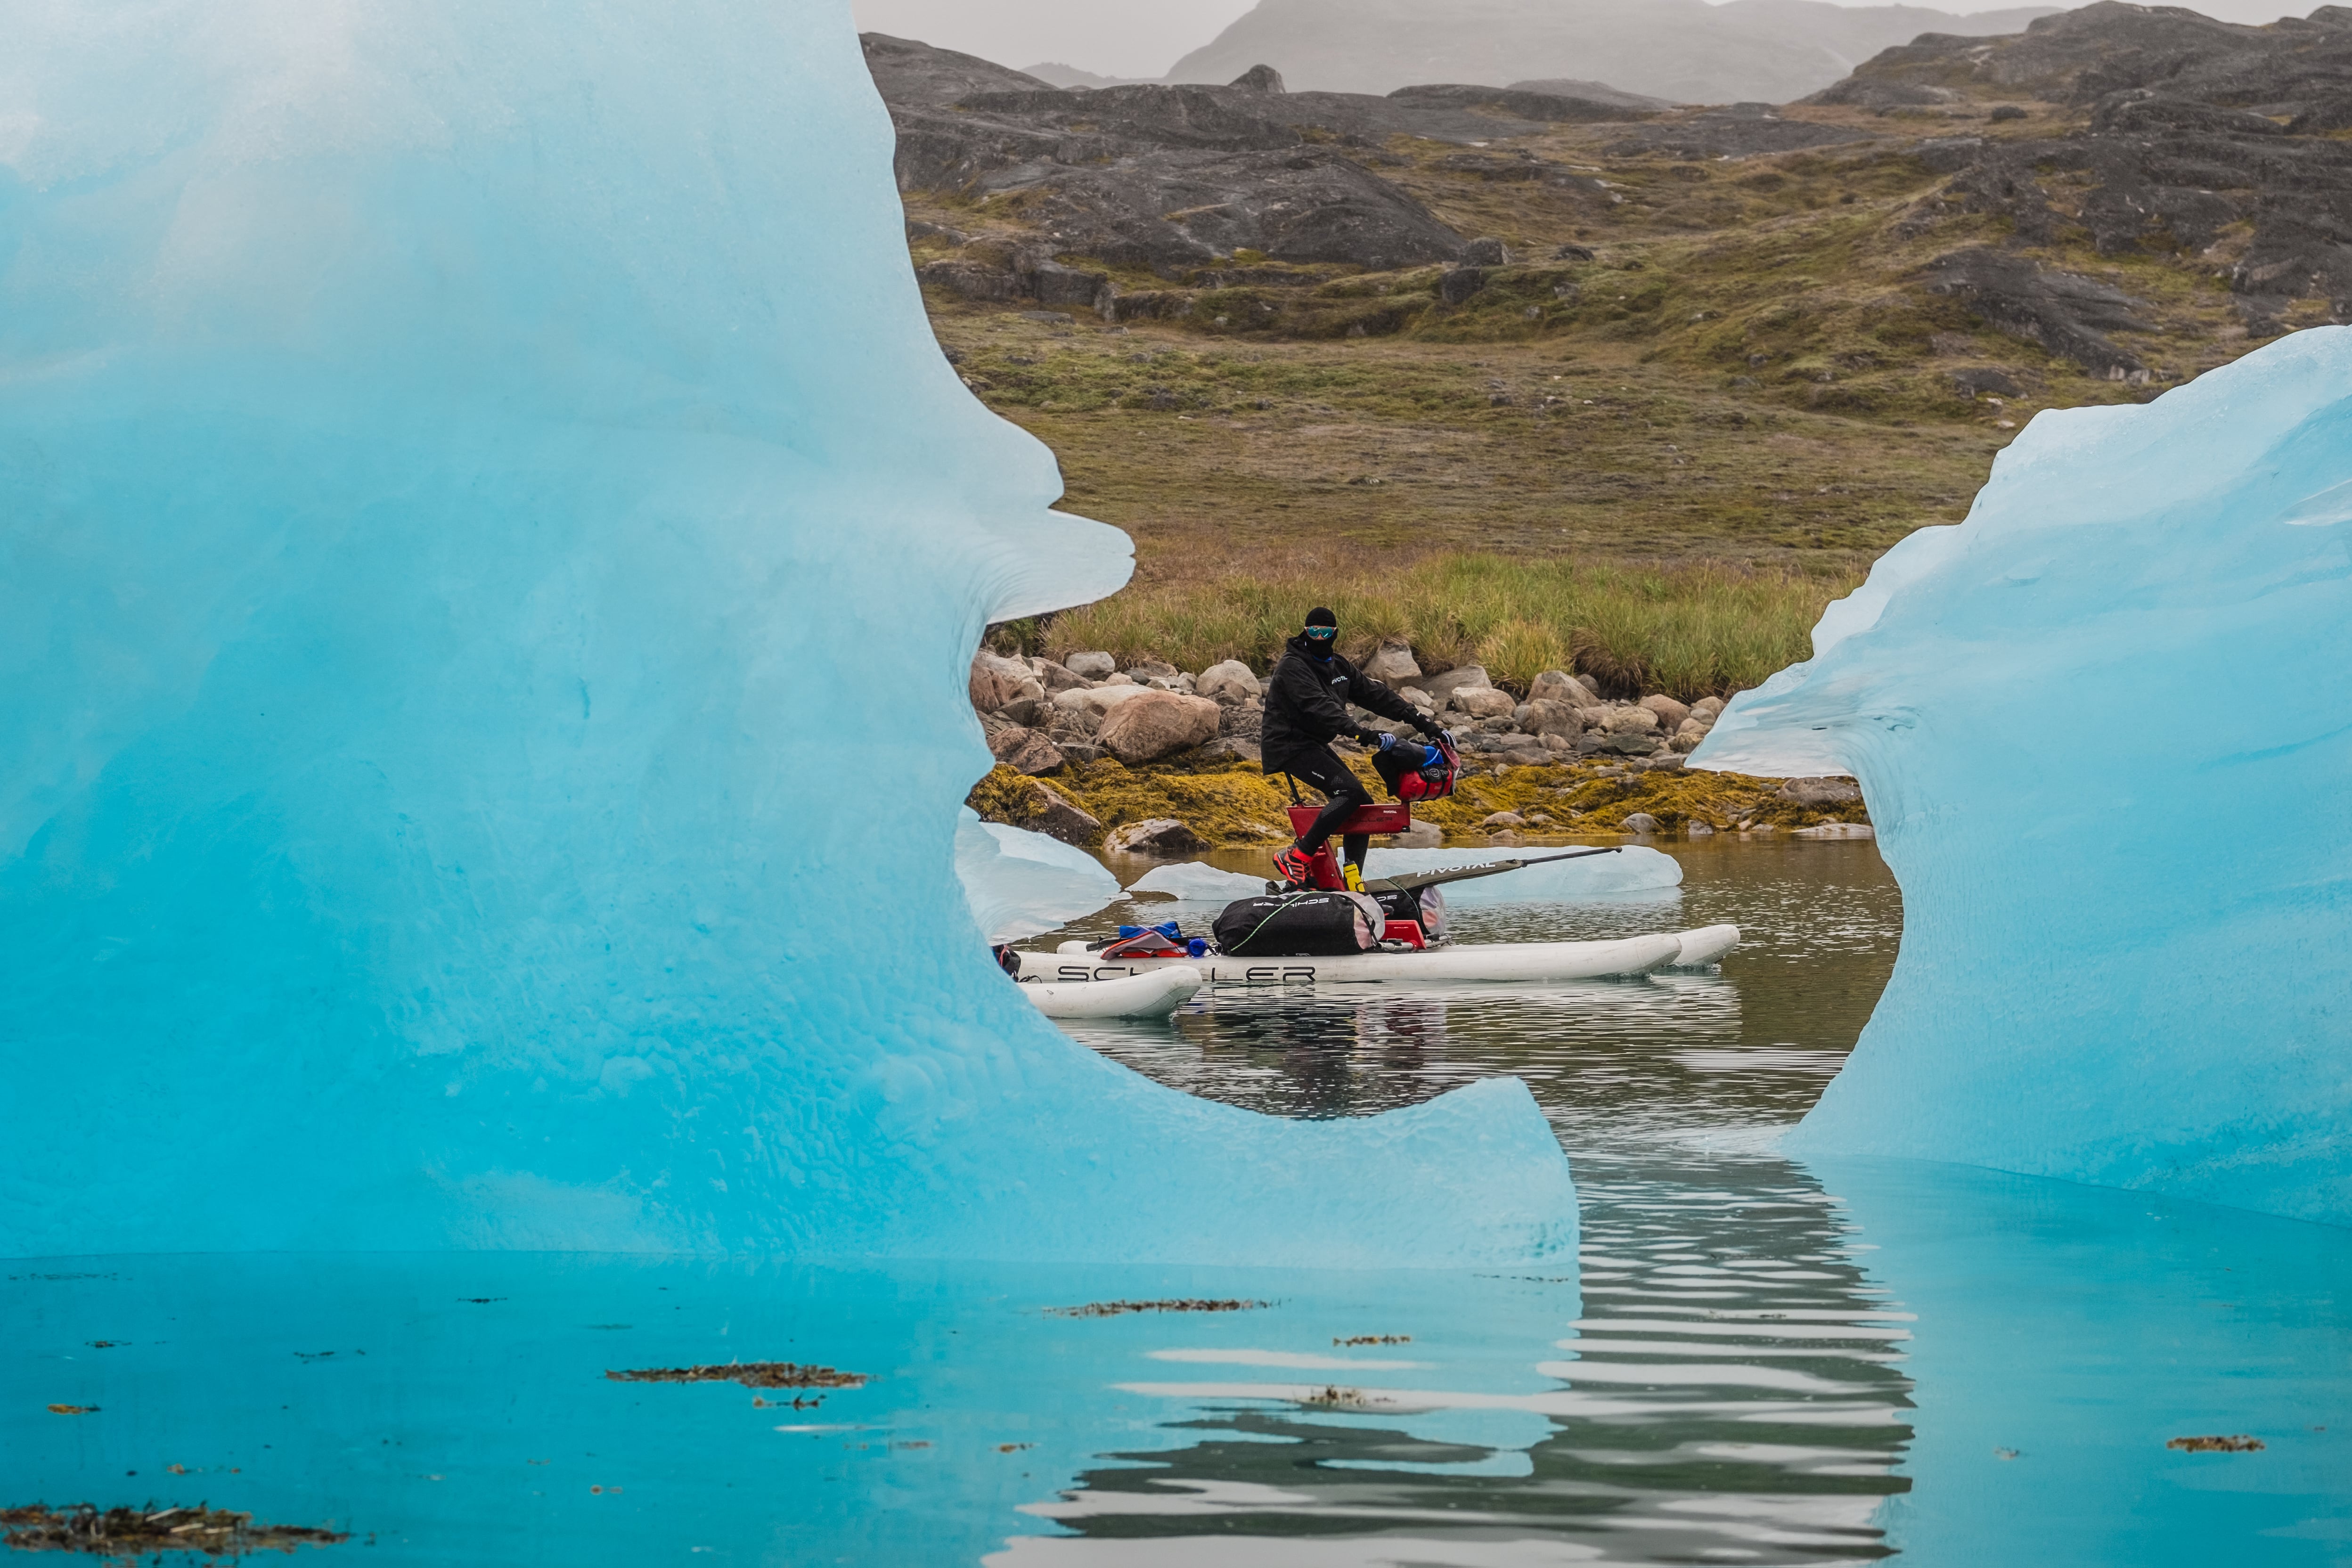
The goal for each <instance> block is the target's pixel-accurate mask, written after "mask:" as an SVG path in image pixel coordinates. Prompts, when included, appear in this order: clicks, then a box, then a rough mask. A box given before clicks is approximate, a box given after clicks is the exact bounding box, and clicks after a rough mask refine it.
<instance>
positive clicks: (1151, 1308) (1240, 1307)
mask: <svg viewBox="0 0 2352 1568" xmlns="http://www.w3.org/2000/svg"><path fill="white" fill-rule="evenodd" d="M1273 1305H1274V1303H1273V1302H1271V1301H1240V1300H1223V1301H1211V1300H1202V1299H1199V1298H1190V1299H1187V1300H1168V1301H1089V1302H1087V1304H1086V1305H1085V1306H1083V1307H1048V1308H1046V1309H1045V1311H1046V1314H1047V1315H1048V1316H1049V1317H1055V1318H1116V1317H1118V1315H1119V1314H1120V1313H1121V1312H1247V1311H1250V1310H1254V1309H1255V1308H1259V1307H1271V1306H1273Z"/></svg>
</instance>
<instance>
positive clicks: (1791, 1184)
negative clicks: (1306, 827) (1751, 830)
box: [0, 840, 2352, 1568]
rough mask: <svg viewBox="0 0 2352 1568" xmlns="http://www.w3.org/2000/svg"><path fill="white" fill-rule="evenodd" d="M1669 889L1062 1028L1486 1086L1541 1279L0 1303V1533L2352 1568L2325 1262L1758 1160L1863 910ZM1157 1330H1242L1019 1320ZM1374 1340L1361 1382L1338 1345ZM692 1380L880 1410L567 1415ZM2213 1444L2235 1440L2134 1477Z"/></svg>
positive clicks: (1801, 894) (1939, 1180) (1891, 931)
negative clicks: (1506, 1089) (1537, 1195)
mask: <svg viewBox="0 0 2352 1568" xmlns="http://www.w3.org/2000/svg"><path fill="white" fill-rule="evenodd" d="M1671 849H1672V852H1673V853H1675V855H1676V856H1677V857H1678V858H1681V859H1682V860H1683V862H1684V864H1685V869H1686V874H1687V879H1686V881H1685V886H1684V888H1683V889H1682V890H1681V891H1680V892H1679V893H1677V894H1675V895H1672V896H1669V897H1666V898H1663V899H1652V900H1641V901H1626V902H1621V903H1614V904H1609V905H1599V906H1591V907H1582V908H1574V909H1568V908H1551V909H1543V910H1488V911H1471V910H1464V911H1462V912H1460V913H1459V914H1458V915H1457V926H1458V930H1459V934H1460V935H1461V937H1462V938H1463V939H1464V940H1471V941H1479V940H1503V939H1508V938H1517V937H1528V938H1538V937H1561V936H1585V935H1603V934H1610V933H1614V932H1619V931H1642V930H1654V929H1661V928H1673V927H1679V926H1690V925H1701V924H1706V923H1710V922H1713V921H1722V920H1731V921H1738V922H1739V923H1740V924H1741V925H1742V926H1743V927H1744V928H1745V929H1746V931H1747V932H1748V941H1747V942H1745V943H1744V944H1743V945H1742V946H1741V947H1740V948H1739V949H1738V951H1737V952H1734V953H1733V954H1732V955H1731V956H1730V957H1729V958H1728V959H1727V962H1726V963H1725V964H1724V965H1723V969H1722V972H1721V973H1720V974H1714V973H1709V974H1690V975H1666V976H1660V977H1654V978H1652V979H1649V980H1645V981H1641V982H1633V983H1614V984H1592V985H1576V986H1560V987H1549V988H1525V987H1517V988H1487V989H1479V988H1467V987H1465V988H1452V989H1444V988H1431V989H1425V990H1402V991H1401V990H1395V989H1391V988H1385V987H1383V988H1366V989H1364V990H1361V991H1359V992H1356V993H1353V994H1346V993H1325V994H1288V995H1268V994H1233V995H1227V996H1217V997H1207V998H1203V999H1201V1000H1200V1001H1198V1002H1196V1004H1195V1005H1193V1006H1192V1007H1191V1008H1190V1009H1188V1010H1187V1011H1186V1012H1185V1013H1183V1014H1181V1015H1180V1016H1178V1017H1177V1018H1176V1019H1174V1020H1173V1021H1171V1022H1169V1023H1165V1024H1154V1025H1150V1026H1131V1025H1122V1026H1086V1027H1076V1028H1074V1029H1073V1033H1074V1034H1076V1036H1077V1037H1079V1038H1081V1039H1082V1040H1084V1041H1085V1042H1086V1043H1087V1044H1088V1045H1090V1046H1092V1047H1095V1048H1097V1049H1098V1050H1102V1051H1104V1052H1106V1053H1108V1054H1109V1055H1111V1056H1113V1057H1116V1058H1118V1059H1120V1060H1122V1061H1125V1062H1127V1063H1129V1064H1130V1065H1131V1066H1133V1067H1135V1068H1138V1069H1139V1070H1140V1071H1143V1072H1146V1073H1149V1074H1150V1075H1151V1076H1153V1077H1155V1078H1158V1079H1161V1080H1163V1081H1165V1082H1168V1083H1170V1084H1172V1085H1175V1086H1178V1087H1180V1088H1182V1089H1187V1090H1189V1091H1191V1092H1193V1093H1196V1094H1202V1095H1205V1096H1210V1097H1213V1098H1215V1099H1220V1100H1230V1101H1232V1102H1234V1103H1236V1104H1240V1105H1245V1106H1249V1107H1252V1108H1254V1109H1257V1110H1265V1111H1269V1112H1273V1113H1276V1114H1282V1115H1292V1116H1314V1117H1328V1116H1348V1115H1360V1114H1365V1113H1369V1112H1370V1111H1374V1110H1381V1109H1384V1108H1387V1107H1390V1106H1394V1105H1401V1104H1405V1103H1409V1102H1411V1101H1413V1100H1420V1099H1423V1098H1426V1097H1428V1096H1430V1095H1433V1094H1436V1093H1439V1092H1442V1091H1443V1090H1444V1089H1447V1088H1450V1087H1452V1086H1454V1085H1456V1084H1460V1083H1464V1082H1467V1081H1470V1080H1472V1079H1477V1078H1481V1077H1486V1076H1489V1075H1492V1074H1496V1073H1505V1072H1507V1073H1513V1074H1517V1075H1518V1076H1519V1077H1521V1078H1524V1079H1527V1081H1528V1083H1529V1084H1530V1086H1531V1087H1532V1088H1533V1089H1534V1090H1535V1093H1536V1095H1537V1097H1538V1100H1539V1101H1540V1102H1541V1103H1542V1104H1543V1105H1544V1106H1545V1107H1546V1109H1547V1110H1548V1111H1549V1114H1550V1116H1551V1118H1552V1120H1553V1122H1554V1124H1555V1126H1556V1127H1557V1128H1558V1129H1559V1135H1560V1138H1561V1141H1562V1142H1563V1143H1564V1145H1565V1146H1566V1147H1567V1148H1568V1150H1569V1152H1570V1156H1571V1159H1572V1160H1573V1162H1574V1164H1575V1169H1576V1173H1577V1178H1578V1182H1579V1185H1580V1193H1581V1197H1582V1202H1583V1222H1584V1256H1583V1258H1582V1259H1581V1267H1580V1270H1578V1271H1576V1272H1575V1273H1573V1274H1570V1272H1569V1271H1566V1270H1560V1271H1557V1272H1555V1273H1552V1274H1549V1275H1545V1274H1532V1275H1526V1276H1475V1277H1463V1276H1458V1275H1447V1274H1431V1273H1420V1272H1410V1273H1400V1274H1317V1273H1304V1272H1265V1271H1248V1270H1230V1269H1132V1268H1129V1269H1117V1270H1103V1269H1079V1268H1067V1269H1037V1268H1025V1269H991V1268H927V1267H915V1266H908V1267H898V1268H888V1269H865V1270H856V1269H826V1268H806V1267H792V1268H787V1267H782V1266H775V1265H751V1264H728V1265H713V1264H708V1263H695V1262H685V1261H679V1260H667V1259H642V1258H544V1257H529V1256H513V1255H502V1256H478V1257H476V1256H468V1257H454V1258H453V1257H427V1258H348V1257H345V1258H128V1259H122V1258H115V1259H95V1260H69V1261H64V1262H55V1263H43V1264H38V1265H32V1264H23V1265H15V1266H9V1267H8V1270H7V1279H6V1283H5V1296H0V1342H5V1345H6V1346H7V1347H8V1349H7V1353H6V1356H5V1363H0V1396H4V1397H5V1405H0V1477H5V1485H0V1506H5V1505H9V1504H16V1503H22V1502H26V1501H30V1500H35V1499H43V1500H47V1501H50V1502H52V1503H56V1502H64V1501H78V1500H91V1501H96V1502H100V1503H101V1504H106V1503H113V1502H126V1501H144V1500H148V1499H153V1500H157V1501H158V1502H159V1503H166V1504H167V1503H171V1502H193V1501H194V1500H197V1498H199V1497H203V1498H207V1499H209V1500H211V1501H213V1502H214V1503H215V1505H217V1506H226V1507H234V1508H238V1509H249V1510H254V1511H255V1512H256V1513H257V1514H258V1515H260V1516H262V1517H264V1518H266V1519H273V1520H278V1521H284V1522H289V1523H319V1522H322V1521H330V1520H331V1521H338V1523H339V1525H340V1527H341V1528H345V1529H349V1530H351V1531H353V1537H352V1542H350V1543H349V1544H348V1545H346V1546H343V1547H338V1548H331V1549H328V1552H327V1553H326V1555H328V1556H330V1557H360V1558H362V1559H363V1560H364V1561H367V1562H370V1563H377V1562H393V1561H399V1562H415V1563H567V1564H576V1563H667V1562H688V1561H693V1562H702V1561H736V1562H757V1563H835V1562H839V1563H892V1564H897V1563H910V1564H912V1563H920V1564H930V1563H979V1562H982V1561H986V1562H988V1563H1003V1564H1020V1565H1031V1564H1043V1565H1044V1568H1055V1565H1058V1564H1073V1565H1076V1564H1097V1563H1100V1564H1118V1565H1129V1564H1134V1565H1142V1568H1153V1565H1158V1564H1193V1563H1202V1564H1214V1565H1216V1568H1241V1565H1253V1564H1260V1563H1263V1564H1268V1565H1273V1564H1283V1565H1288V1564H1307V1565H1321V1564H1333V1565H1339V1564H1347V1565H1355V1564H1397V1565H1399V1568H1402V1565H1406V1564H1463V1565H1465V1568H1468V1565H1488V1564H1492V1565H1496V1568H1537V1565H1543V1568H1549V1565H1550V1564H1569V1563H1576V1564H1585V1563H1774V1564H1778V1563H1842V1562H1853V1561H1866V1560H1874V1559H1878V1558H1883V1557H1886V1556H1888V1555H1891V1554H1900V1555H1901V1556H1902V1557H1903V1558H1904V1559H1905V1560H1906V1561H1907V1562H1913V1563H1953V1564H1991V1563H1998V1564H2038V1563H2052V1564H2079V1563H2131V1564H2140V1563H2197V1564H2200V1565H2208V1564H2212V1563H2352V1334H2347V1327H2346V1319H2345V1310H2344V1309H2345V1303H2346V1302H2347V1300H2352V1234H2347V1233H2346V1232H2343V1231H2338V1230H2333V1229H2328V1228H2326V1227H2320V1226H2299V1225H2294V1224H2290V1223H2287V1222H2284V1221H2277V1220H2272V1219H2267V1218H2264V1217H2262V1216H2257V1215H2246V1214H2242V1213H2237V1212H2234V1211H2229V1210H2220V1209H2212V1208H2207V1207H2204V1206H2202V1205H2185V1204H2171V1203H2165V1202H2160V1201H2154V1200H2149V1199H2147V1198H2144V1197H2139V1196H2136V1195H2133V1194H2121V1193H2114V1192H2103V1191H2097V1190H2095V1189H2087V1188H2078V1187H2072V1186H2067V1185H2065V1184H2056V1183H2046V1182H2035V1181H2030V1180H2025V1179H2022V1178H2015V1177H2008V1176H2001V1175H1998V1174H1994V1173H1985V1172H1975V1171H1967V1170H1959V1169H1956V1168H1951V1167H1938V1166H1933V1165H1926V1164H1907V1163H1901V1162H1886V1163H1854V1164H1849V1165H1837V1166H1812V1167H1803V1166H1798V1165H1795V1164H1793V1163H1789V1162H1787V1161H1783V1160H1781V1159H1779V1158H1777V1157H1776V1156H1775V1155H1774V1154H1773V1153H1772V1152H1771V1140H1772V1136H1773V1134H1774V1132H1775V1131H1776V1130H1778V1129H1780V1128H1783V1127H1785V1126H1787V1125H1788V1124H1789V1123H1790V1122H1791V1121H1794V1120H1795V1119H1796V1118H1797V1117H1798V1116H1800V1115H1801V1114H1802V1112H1803V1110H1805V1108H1806V1107H1807V1106H1808V1105H1810V1104H1811V1101H1812V1100H1813V1098H1814V1097H1815V1096H1816V1095H1817V1094H1818V1093H1819V1091H1820V1089H1821V1087H1822V1084H1823V1083H1824V1082H1826V1081H1827V1079H1829V1077H1830V1076H1831V1075H1832V1074H1833V1073H1834V1072H1835V1071H1836V1068H1837V1066H1838V1063H1839V1061H1840V1059H1841V1058H1842V1057H1843V1054H1844V1052H1845V1051H1846V1050H1847V1049H1848V1048H1850V1047H1851V1046H1852V1044H1853V1039H1854V1037H1855V1035H1856V1033H1857V1032H1858V1031H1859V1029H1860V1027H1861V1026H1862V1023H1863V1021H1864V1019H1865V1017H1866V1016H1867V1015H1868V1012H1869V1008H1870V1005H1871V1004H1872V1002H1873V1001H1874V998H1875V996H1876V994H1877V993H1878V990H1879V988H1880V987H1881V985H1882V984H1884V982H1885V976H1886V973H1887V972H1888V970H1889V969H1890V968H1891V966H1892V964H1893V962H1894V956H1895V946H1896V942H1897V940H1898V937H1899V932H1900V924H1901V900H1900V898H1899V895H1898V893H1897V891H1896V889H1895V887H1894V885H1893V882H1892V880H1891V879H1890V878H1889V877H1888V876H1887V874H1886V873H1885V869H1884V868H1883V867H1882V866H1881V865H1880V864H1879V862H1878V860H1877V858H1876V856H1875V853H1874V849H1873V848H1872V847H1871V846H1869V845H1866V844H1865V845H1853V844H1803V843H1795V842H1790V841H1785V840H1783V841H1779V842H1772V841H1766V842H1761V843H1744V844H1743V843H1739V842H1736V841H1729V840H1723V841H1717V842H1716V843H1713V844H1704V845H1698V846H1684V845H1680V844H1676V845H1673V846H1671ZM1234 864H1235V866H1236V867H1237V868H1250V867H1249V865H1248V863H1247V862H1245V861H1242V860H1239V859H1236V861H1235V862H1234ZM1122 869H1123V870H1126V871H1128V872H1130V873H1134V874H1139V873H1140V871H1141V870H1142V869H1143V867H1142V866H1141V865H1137V866H1134V867H1131V868H1122ZM1194 912H1195V911H1190V910H1181V909H1179V908H1176V907H1172V906H1156V907H1155V908H1154V913H1155V915H1156V916H1158V917H1159V918H1166V916H1168V915H1170V914H1179V915H1188V916H1189V915H1192V914H1193V913H1194ZM1198 912H1203V913H1204V912H1205V911H1198ZM1118 913H1119V911H1116V910H1114V911H1112V912H1111V913H1110V914H1108V915H1107V916H1106V917H1105V920H1106V922H1108V921H1114V920H1116V918H1117V917H1118ZM1192 1295H1205V1296H1221V1297H1224V1296H1230V1297H1240V1298H1244V1299H1250V1300H1264V1301H1265V1302H1266V1303H1267V1304H1266V1305H1265V1306H1264V1307H1261V1308H1257V1309H1255V1310H1249V1311H1244V1312H1235V1313H1228V1314H1222V1315H1218V1316H1214V1317H1209V1316H1186V1317H1157V1316H1139V1315H1130V1316H1122V1317H1114V1318H1101V1319H1085V1318H1071V1317H1067V1316H1062V1315H1057V1314H1055V1313H1054V1312H1053V1311H1052V1310H1051V1309H1052V1308H1055V1307H1057V1306H1068V1305H1073V1304H1076V1303H1079V1302H1084V1301H1089V1300H1107V1299H1113V1298H1119V1297H1128V1298H1139V1297H1140V1298H1150V1297H1165V1296H1192ZM1365 1336H1381V1337H1386V1338H1387V1339H1388V1340H1390V1341H1391V1342H1384V1343H1370V1344H1346V1343H1342V1341H1346V1340H1350V1339H1359V1338H1362V1337H1365ZM99 1341H105V1342H107V1343H106V1344H104V1345H103V1346H100V1345H98V1344H97V1343H95V1342H99ZM737 1356H740V1357H742V1358H744V1359H797V1360H802V1361H822V1362H825V1363H830V1364H835V1365H839V1366H842V1367H845V1368H852V1369H855V1370H857V1371H860V1372H865V1373H871V1374H872V1375H873V1376H874V1379H875V1381H874V1382H872V1383H871V1384H868V1385H867V1386H866V1387H865V1388H862V1389H856V1390H844V1391H839V1392H836V1393H833V1394H826V1395H825V1396H824V1401H823V1403H822V1404H819V1405H806V1406H804V1407H803V1408H799V1409H794V1408H792V1407H791V1406H790V1405H789V1403H786V1404H784V1405H774V1404H769V1403H763V1402H761V1397H760V1396H755V1395H754V1394H753V1393H752V1391H750V1390H747V1389H741V1388H737V1387H734V1386H732V1385H725V1384H699V1385H694V1386H683V1387H681V1386H666V1385H653V1386H647V1385H644V1384H618V1383H612V1382H608V1381H606V1380H604V1378H603V1376H602V1375H601V1373H602V1372H603V1370H604V1369H607V1368H614V1367H623V1366H658V1365H677V1364H684V1363H697V1362H713V1361H724V1360H727V1359H730V1357H737ZM52 1403H69V1404H76V1405H94V1406H98V1407H99V1409H98V1411H97V1412H96V1413H95V1414H92V1415H51V1414H48V1412H47V1405H50V1404H52ZM2237 1434H2245V1435H2249V1436H2258V1437H2259V1438H2260V1439H2261V1440H2262V1441H2263V1445H2264V1447H2263V1449H2262V1450H2261V1451H2259V1452H2252V1453H2243V1454H2226V1453H2187V1452H2179V1451H2175V1450H2172V1449H2169V1448H2168V1447H2167V1446H2166V1445H2167V1443H2168V1440H2169V1439H2171V1438H2174V1437H2178V1436H2202V1435H2237ZM173 1467H177V1468H176V1469H175V1468H173Z"/></svg>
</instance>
